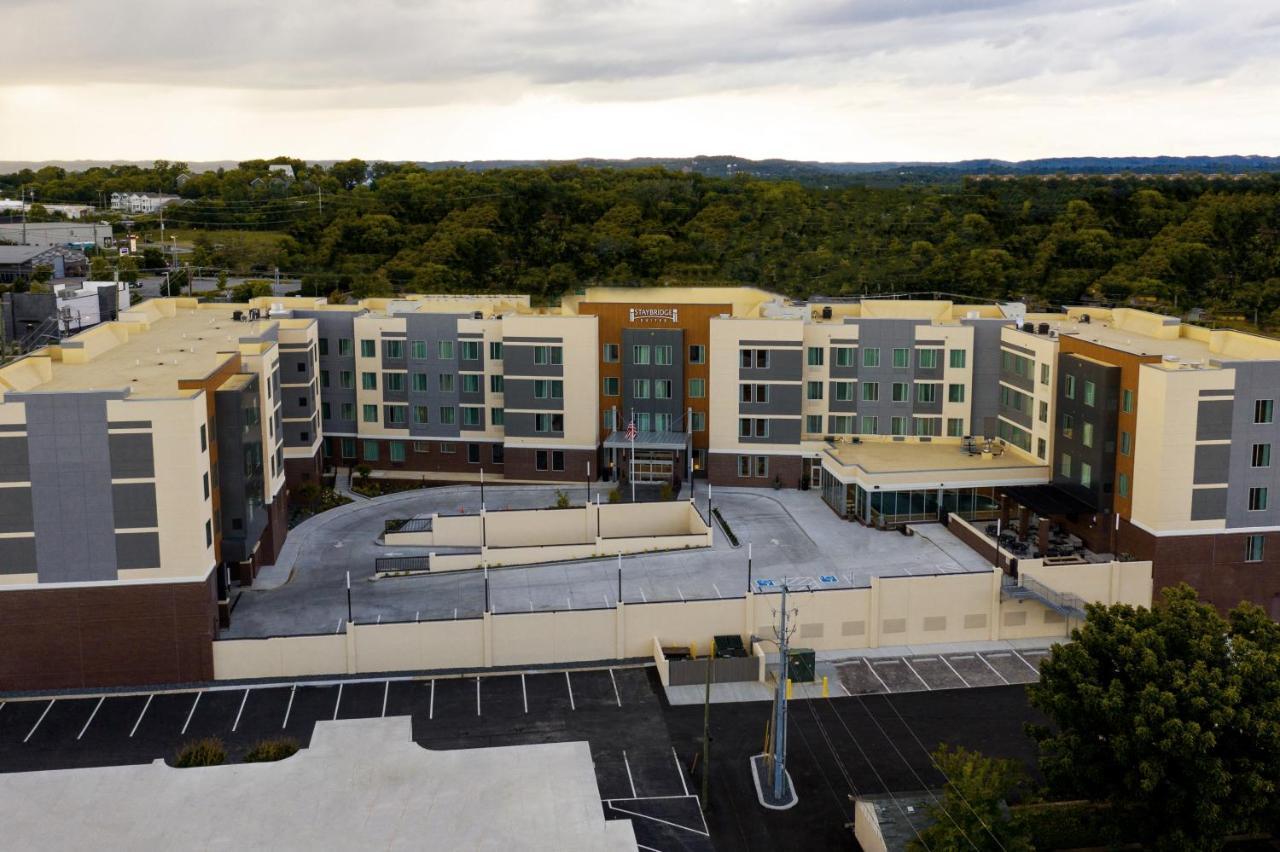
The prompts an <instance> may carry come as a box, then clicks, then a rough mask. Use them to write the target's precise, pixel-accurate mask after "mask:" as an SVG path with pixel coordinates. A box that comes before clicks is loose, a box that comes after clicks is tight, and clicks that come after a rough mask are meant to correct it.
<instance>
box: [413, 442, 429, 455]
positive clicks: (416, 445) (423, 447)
mask: <svg viewBox="0 0 1280 852" xmlns="http://www.w3.org/2000/svg"><path fill="white" fill-rule="evenodd" d="M413 451H414V452H415V453H429V452H431V442H430V441H414V442H413Z"/></svg>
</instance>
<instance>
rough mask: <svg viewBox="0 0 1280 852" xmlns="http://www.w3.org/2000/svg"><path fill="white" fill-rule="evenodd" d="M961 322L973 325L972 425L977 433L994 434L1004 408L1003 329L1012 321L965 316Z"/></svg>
mask: <svg viewBox="0 0 1280 852" xmlns="http://www.w3.org/2000/svg"><path fill="white" fill-rule="evenodd" d="M960 324H961V325H967V326H971V327H972V328H973V352H972V353H971V360H972V366H973V400H972V403H971V407H970V409H969V410H970V418H971V425H970V427H969V429H970V431H971V432H973V433H974V434H975V435H984V436H986V437H988V438H994V437H995V436H996V419H997V415H998V413H999V411H1000V330H1001V329H1003V328H1004V327H1005V326H1006V325H1008V324H1009V322H1008V320H1005V319H963V320H961V321H960Z"/></svg>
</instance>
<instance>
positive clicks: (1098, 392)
mask: <svg viewBox="0 0 1280 852" xmlns="http://www.w3.org/2000/svg"><path fill="white" fill-rule="evenodd" d="M1068 375H1071V376H1075V381H1076V394H1075V399H1068V398H1067V396H1066V393H1065V391H1066V380H1065V378H1063V377H1065V376H1068ZM1058 376H1059V379H1060V381H1059V382H1058V393H1057V410H1058V415H1057V416H1058V422H1057V423H1055V424H1054V428H1055V430H1056V435H1057V437H1056V438H1055V439H1054V452H1055V453H1057V455H1058V459H1057V460H1055V461H1056V462H1060V460H1061V457H1062V454H1063V453H1067V454H1068V455H1070V456H1071V475H1070V476H1063V475H1062V472H1061V470H1060V465H1059V464H1057V463H1055V464H1054V476H1053V481H1054V483H1056V484H1057V485H1059V486H1060V487H1061V488H1063V489H1064V490H1066V491H1069V492H1070V493H1072V494H1074V495H1075V496H1077V497H1079V498H1080V499H1081V500H1083V501H1084V502H1086V503H1088V504H1089V505H1090V506H1092V507H1094V508H1095V509H1099V510H1103V511H1106V510H1109V509H1110V508H1111V503H1112V497H1113V488H1114V484H1115V467H1116V464H1115V455H1116V446H1115V435H1116V430H1117V426H1116V424H1117V419H1118V417H1119V410H1120V368H1119V367H1114V366H1110V365H1108V364H1103V363H1100V362H1097V361H1094V360H1092V359H1089V358H1080V357H1078V356H1076V355H1070V354H1067V355H1063V354H1059V356H1058ZM1086 382H1092V383H1093V385H1094V389H1095V390H1094V404H1093V405H1086V404H1085V401H1084V400H1085V392H1084V387H1085V383H1086ZM1068 416H1070V417H1071V418H1072V423H1073V431H1072V437H1070V438H1067V437H1066V436H1065V435H1064V434H1063V432H1062V424H1063V422H1064V418H1066V417H1068ZM1086 423H1090V424H1092V428H1093V441H1092V443H1093V446H1085V444H1084V437H1085V434H1084V433H1085V424H1086ZM1082 464H1088V465H1089V468H1090V470H1091V471H1092V473H1091V476H1090V482H1089V484H1088V485H1085V484H1084V483H1083V481H1082V477H1081V470H1082V468H1081V465H1082Z"/></svg>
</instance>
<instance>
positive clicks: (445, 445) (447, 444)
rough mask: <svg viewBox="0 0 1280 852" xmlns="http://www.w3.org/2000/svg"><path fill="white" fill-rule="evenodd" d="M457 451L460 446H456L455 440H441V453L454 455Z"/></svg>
mask: <svg viewBox="0 0 1280 852" xmlns="http://www.w3.org/2000/svg"><path fill="white" fill-rule="evenodd" d="M457 451H458V448H457V447H456V446H454V443H453V441H441V442H440V453H441V455H446V456H451V455H453V454H454V453H456V452H457Z"/></svg>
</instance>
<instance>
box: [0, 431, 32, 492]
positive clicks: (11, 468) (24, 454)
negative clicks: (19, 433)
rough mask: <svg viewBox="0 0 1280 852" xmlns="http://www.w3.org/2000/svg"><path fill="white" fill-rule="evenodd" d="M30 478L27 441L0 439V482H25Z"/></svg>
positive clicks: (21, 439) (23, 439)
mask: <svg viewBox="0 0 1280 852" xmlns="http://www.w3.org/2000/svg"><path fill="white" fill-rule="evenodd" d="M30 478H31V466H30V464H29V462H28V451H27V439H26V438H10V437H0V482H26V481H27V480H28V479H30Z"/></svg>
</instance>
